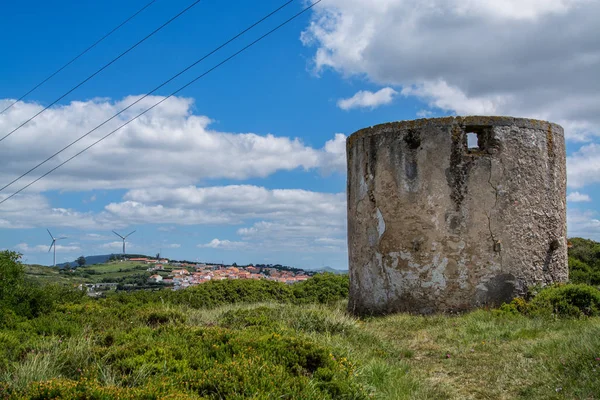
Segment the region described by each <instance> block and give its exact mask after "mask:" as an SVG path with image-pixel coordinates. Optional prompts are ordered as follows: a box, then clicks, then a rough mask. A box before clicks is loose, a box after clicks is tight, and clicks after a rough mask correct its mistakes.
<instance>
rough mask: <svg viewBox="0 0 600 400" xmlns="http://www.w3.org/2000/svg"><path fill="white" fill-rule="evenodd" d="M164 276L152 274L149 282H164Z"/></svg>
mask: <svg viewBox="0 0 600 400" xmlns="http://www.w3.org/2000/svg"><path fill="white" fill-rule="evenodd" d="M162 280H163V277H162V276H160V275H152V276H151V277H150V278H148V282H152V283H160V282H162Z"/></svg>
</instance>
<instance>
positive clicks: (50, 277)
mask: <svg viewBox="0 0 600 400" xmlns="http://www.w3.org/2000/svg"><path fill="white" fill-rule="evenodd" d="M149 267H150V265H145V264H140V263H137V262H129V261H124V262H109V263H106V264H95V265H87V266H84V267H80V268H77V270H76V271H75V272H74V273H71V272H62V273H60V272H59V269H58V268H51V267H45V266H41V265H24V268H25V274H26V276H27V277H28V278H29V279H32V280H35V281H37V282H41V283H44V284H48V283H59V284H80V283H99V282H103V281H116V280H118V279H119V278H128V277H135V276H138V275H148V276H150V273H149V272H147V271H146V269H148V268H149Z"/></svg>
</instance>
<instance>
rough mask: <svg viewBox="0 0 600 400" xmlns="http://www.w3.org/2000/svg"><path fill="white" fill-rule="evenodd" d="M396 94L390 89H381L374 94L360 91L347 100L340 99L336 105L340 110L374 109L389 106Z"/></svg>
mask: <svg viewBox="0 0 600 400" xmlns="http://www.w3.org/2000/svg"><path fill="white" fill-rule="evenodd" d="M396 94H398V92H396V91H395V90H394V89H392V88H390V87H386V88H383V89H381V90H379V91H377V92H375V93H373V92H370V91H368V90H361V91H360V92H357V93H356V94H355V95H354V96H352V97H350V98H348V99H341V100H339V101H338V103H337V105H338V107H339V108H341V109H342V110H351V109H353V108H370V109H375V108H377V107H379V106H382V105H386V104H390V103H391V102H392V101H393V100H394V96H395V95H396Z"/></svg>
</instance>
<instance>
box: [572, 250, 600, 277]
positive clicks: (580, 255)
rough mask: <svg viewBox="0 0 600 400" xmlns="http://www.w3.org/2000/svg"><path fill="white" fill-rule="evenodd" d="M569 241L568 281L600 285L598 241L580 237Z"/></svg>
mask: <svg viewBox="0 0 600 400" xmlns="http://www.w3.org/2000/svg"><path fill="white" fill-rule="evenodd" d="M569 242H570V243H571V248H570V249H569V279H570V281H571V282H572V283H584V284H588V285H600V243H598V242H595V241H593V240H589V239H581V238H573V239H570V240H569Z"/></svg>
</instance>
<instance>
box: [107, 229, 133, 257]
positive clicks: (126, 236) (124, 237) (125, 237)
mask: <svg viewBox="0 0 600 400" xmlns="http://www.w3.org/2000/svg"><path fill="white" fill-rule="evenodd" d="M112 232H113V233H114V234H115V235H117V236H118V237H120V238H121V239H123V255H125V239H127V238H128V237H129V236H131V235H133V234H134V233H135V231H133V232H131V233H128V234H127V235H125V236H121V235H119V234H118V233H117V232H115V231H112Z"/></svg>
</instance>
